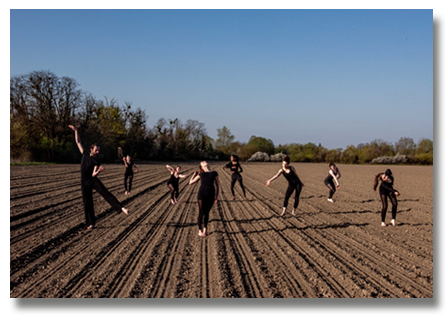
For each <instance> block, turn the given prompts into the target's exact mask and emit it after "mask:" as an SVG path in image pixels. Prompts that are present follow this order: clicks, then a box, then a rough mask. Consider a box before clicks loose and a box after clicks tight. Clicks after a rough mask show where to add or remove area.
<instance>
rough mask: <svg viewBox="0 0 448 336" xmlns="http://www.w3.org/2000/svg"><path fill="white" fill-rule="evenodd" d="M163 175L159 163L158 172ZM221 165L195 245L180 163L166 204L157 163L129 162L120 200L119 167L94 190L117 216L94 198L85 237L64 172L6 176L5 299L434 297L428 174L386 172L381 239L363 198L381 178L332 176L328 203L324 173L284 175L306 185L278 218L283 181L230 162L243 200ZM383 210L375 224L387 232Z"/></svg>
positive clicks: (18, 171) (348, 170) (364, 169)
mask: <svg viewBox="0 0 448 336" xmlns="http://www.w3.org/2000/svg"><path fill="white" fill-rule="evenodd" d="M170 164H171V163H170ZM223 166H224V163H215V162H212V163H211V169H212V170H216V171H217V172H218V174H219V177H220V181H221V192H220V200H219V202H218V204H217V205H214V207H213V208H212V211H211V213H210V223H209V231H210V233H211V235H210V236H209V237H205V238H203V237H198V235H197V233H198V230H197V224H196V218H197V215H198V207H197V204H196V195H197V191H198V187H199V183H198V184H196V185H194V186H189V185H188V180H189V177H190V176H191V174H192V172H193V171H194V170H195V169H197V167H198V165H197V164H192V163H189V164H186V163H183V164H182V167H183V168H182V170H183V172H184V173H187V174H190V175H189V177H188V178H186V179H182V180H180V181H181V182H180V185H179V189H180V197H179V203H178V204H176V205H171V204H170V202H169V200H170V195H169V189H168V187H167V185H166V181H167V179H168V178H169V172H168V171H167V170H166V168H165V166H164V164H146V165H144V164H141V165H139V168H140V172H139V173H137V174H135V177H134V183H133V188H132V194H131V195H130V196H125V195H124V193H123V191H124V187H123V174H124V167H123V165H105V166H104V167H105V171H104V172H103V173H102V174H101V176H100V179H101V180H102V182H103V183H104V185H105V186H106V187H107V188H108V189H109V190H110V191H111V192H112V193H113V194H114V195H116V196H117V198H118V199H119V200H120V201H121V202H122V203H123V204H124V205H125V206H126V207H128V208H129V211H130V214H129V215H128V216H126V215H124V214H117V213H116V212H114V211H113V210H112V208H111V207H110V206H109V204H107V203H106V201H104V200H103V199H102V198H101V197H100V196H99V195H98V194H97V193H96V192H95V193H94V202H95V214H96V216H97V228H96V229H94V230H86V229H85V227H86V226H85V223H84V212H83V205H82V198H81V188H80V168H79V164H76V165H55V166H27V167H25V166H24V167H16V166H11V168H10V297H21V298H24V297H26V298H31V297H33V298H34V297H52V298H59V297H131V298H133V297H135V298H140V297H151V298H152V297H163V298H173V297H185V298H187V297H188V298H206V297H218V298H220V297H245V298H252V297H263V298H271V297H288V298H300V297H308V298H315V297H347V298H355V297H367V298H372V297H390V298H395V297H425V298H430V297H432V296H433V170H432V167H407V166H399V167H391V169H392V171H393V173H394V176H395V188H396V189H398V190H399V191H400V192H401V196H400V197H399V198H398V199H399V203H398V213H397V226H395V227H392V226H387V227H380V222H381V221H380V210H381V203H380V198H379V195H378V191H376V192H374V191H373V189H372V186H373V178H374V175H375V174H376V173H378V172H381V171H384V170H385V169H386V168H385V167H381V166H350V165H338V167H339V168H340V170H341V173H342V178H341V180H340V183H341V188H340V189H339V190H338V191H337V192H336V194H335V196H334V197H333V199H334V200H335V203H333V204H332V203H329V202H328V201H327V193H328V190H327V188H326V186H325V185H324V183H323V180H324V178H325V177H326V175H327V173H328V166H327V165H326V164H293V166H294V167H295V168H296V170H297V172H298V174H299V176H300V178H301V179H302V181H303V183H304V184H305V187H304V188H303V190H302V194H301V197H300V204H299V208H298V214H297V215H296V216H295V217H294V216H292V215H291V214H290V211H291V210H292V204H293V197H291V199H290V201H289V207H288V214H287V215H286V216H285V217H280V216H279V214H280V212H281V208H282V204H283V196H284V192H285V190H286V187H287V182H286V180H285V179H284V178H283V177H282V176H280V177H279V178H278V179H277V180H275V181H273V182H272V184H271V186H270V187H266V186H265V181H266V180H267V179H268V178H270V177H272V176H273V175H274V174H275V173H276V172H277V171H278V169H279V168H280V167H281V164H280V163H250V164H246V163H242V167H243V169H244V172H243V173H242V176H243V182H244V185H245V187H246V193H247V198H248V199H247V200H246V201H243V200H242V195H241V189H240V187H239V185H238V184H236V186H235V190H236V194H237V199H236V200H235V201H232V200H231V193H230V173H229V171H228V170H224V169H223ZM390 209H391V205H390V204H389V209H388V214H387V218H386V221H387V222H390V219H391V215H390Z"/></svg>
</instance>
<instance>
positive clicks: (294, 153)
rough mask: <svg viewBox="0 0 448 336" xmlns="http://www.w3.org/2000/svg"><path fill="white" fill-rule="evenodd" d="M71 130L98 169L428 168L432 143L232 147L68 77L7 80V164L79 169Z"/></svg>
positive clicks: (201, 128)
mask: <svg viewBox="0 0 448 336" xmlns="http://www.w3.org/2000/svg"><path fill="white" fill-rule="evenodd" d="M71 124H73V125H76V126H77V127H78V129H79V131H80V134H81V137H82V141H83V143H84V145H85V146H88V145H90V144H92V143H97V144H99V145H100V146H101V157H102V160H104V161H105V162H114V161H115V162H117V161H118V160H119V159H120V156H123V155H131V156H132V157H134V158H135V159H137V160H162V161H179V160H202V159H208V160H210V159H216V160H227V159H228V158H229V157H230V155H232V154H236V155H238V156H239V157H240V159H242V160H245V159H248V158H250V157H251V156H252V155H253V154H254V153H256V152H259V151H261V152H265V153H267V154H269V155H271V154H275V153H284V154H287V155H289V156H290V158H291V161H293V162H340V163H368V162H370V161H371V160H373V159H374V158H377V157H380V156H393V155H396V154H397V153H400V154H402V155H406V156H407V157H408V158H409V160H408V162H409V163H418V164H432V156H433V148H432V146H433V143H432V141H431V140H429V139H421V140H420V141H419V142H418V143H417V144H415V143H414V141H413V140H412V139H411V138H401V139H400V140H399V141H398V142H396V143H395V144H392V143H388V142H385V141H382V140H374V141H372V142H370V143H366V144H359V145H358V146H356V147H355V146H353V145H350V146H347V148H345V149H342V148H338V149H331V150H328V149H327V148H325V147H323V146H321V144H319V145H316V144H313V143H307V144H303V145H302V144H297V143H292V144H285V145H278V146H274V143H273V142H272V140H270V139H266V138H263V137H260V136H252V137H251V138H250V139H249V141H248V142H247V143H241V142H239V141H234V140H235V137H234V136H233V135H232V134H231V132H230V130H229V129H228V128H227V127H226V126H223V127H222V128H219V129H218V130H217V131H218V137H217V139H216V140H215V139H212V138H211V137H209V136H208V134H207V131H206V129H205V125H204V124H203V123H201V122H199V121H197V120H187V121H186V122H185V123H182V122H181V120H179V119H174V120H172V119H168V120H167V119H165V118H161V119H159V120H158V121H157V123H156V124H155V125H154V126H153V127H152V128H148V127H147V123H146V113H145V111H144V110H142V109H141V108H135V109H134V108H132V104H131V103H129V102H125V103H124V105H120V104H118V102H117V101H116V100H115V99H111V100H109V99H107V98H105V99H103V100H100V99H97V98H95V97H94V96H93V95H92V94H91V93H89V92H86V91H83V90H81V89H80V86H79V84H78V83H77V82H76V80H74V79H73V78H70V77H65V76H64V77H58V76H56V75H55V74H54V73H52V72H50V71H33V72H31V73H29V74H26V75H22V76H14V77H11V79H10V159H11V161H21V162H30V161H36V162H60V163H64V162H65V163H70V162H79V160H80V153H79V151H78V150H77V147H76V144H75V142H74V138H73V132H72V131H71V130H70V129H69V128H68V125H71Z"/></svg>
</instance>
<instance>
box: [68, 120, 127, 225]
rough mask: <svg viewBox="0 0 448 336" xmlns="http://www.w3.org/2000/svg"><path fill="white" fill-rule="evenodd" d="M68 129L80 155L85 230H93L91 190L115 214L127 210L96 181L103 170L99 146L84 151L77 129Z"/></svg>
mask: <svg viewBox="0 0 448 336" xmlns="http://www.w3.org/2000/svg"><path fill="white" fill-rule="evenodd" d="M69 127H70V128H71V129H72V130H73V131H75V142H76V145H77V146H78V148H79V151H80V152H81V154H82V159H81V191H82V201H83V203H84V214H85V218H86V225H87V229H89V230H90V229H93V228H94V227H95V211H94V208H93V189H95V190H96V191H97V192H98V193H99V194H100V195H101V196H103V198H104V199H105V200H106V201H107V202H108V203H109V204H110V205H111V206H112V207H113V208H114V209H115V211H116V212H117V213H120V212H124V213H125V214H126V215H127V214H128V213H129V211H128V209H126V208H125V207H123V205H122V204H121V203H120V202H118V200H117V199H116V197H115V196H114V195H112V194H111V193H110V192H109V191H108V190H107V189H106V187H105V186H104V185H103V183H101V181H100V180H99V179H98V174H100V173H101V172H102V171H103V170H104V168H103V166H101V164H100V162H99V160H98V157H97V156H98V154H99V152H100V146H98V145H97V144H93V145H92V146H90V153H89V152H87V151H85V150H84V147H83V146H82V143H81V138H80V137H79V134H78V129H77V128H76V127H75V126H72V125H69Z"/></svg>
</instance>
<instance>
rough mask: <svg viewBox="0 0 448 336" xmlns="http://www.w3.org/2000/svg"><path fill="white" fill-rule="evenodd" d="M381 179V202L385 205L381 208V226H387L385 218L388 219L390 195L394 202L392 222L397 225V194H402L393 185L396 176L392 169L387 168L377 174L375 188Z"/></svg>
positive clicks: (374, 188)
mask: <svg viewBox="0 0 448 336" xmlns="http://www.w3.org/2000/svg"><path fill="white" fill-rule="evenodd" d="M380 179H381V185H380V197H381V203H382V205H383V207H382V209H381V226H386V223H385V220H386V212H387V198H388V197H389V199H390V201H391V203H392V220H391V224H392V225H393V226H395V217H396V215H397V208H398V200H397V196H400V193H399V192H398V190H395V189H394V187H393V184H394V177H393V175H392V171H391V170H390V169H387V170H386V171H385V172H384V173H379V174H377V175H376V176H375V181H374V183H373V190H376V187H377V186H378V180H380Z"/></svg>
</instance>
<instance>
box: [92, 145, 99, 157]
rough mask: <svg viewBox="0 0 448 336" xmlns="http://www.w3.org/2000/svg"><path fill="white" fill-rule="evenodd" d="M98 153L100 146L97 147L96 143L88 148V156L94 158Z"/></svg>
mask: <svg viewBox="0 0 448 336" xmlns="http://www.w3.org/2000/svg"><path fill="white" fill-rule="evenodd" d="M99 152H100V146H98V145H97V144H96V143H94V144H92V145H91V146H90V155H92V156H96V155H98V153H99Z"/></svg>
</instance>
